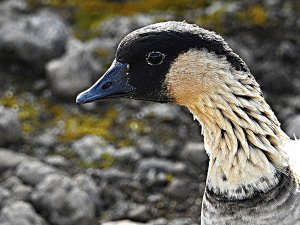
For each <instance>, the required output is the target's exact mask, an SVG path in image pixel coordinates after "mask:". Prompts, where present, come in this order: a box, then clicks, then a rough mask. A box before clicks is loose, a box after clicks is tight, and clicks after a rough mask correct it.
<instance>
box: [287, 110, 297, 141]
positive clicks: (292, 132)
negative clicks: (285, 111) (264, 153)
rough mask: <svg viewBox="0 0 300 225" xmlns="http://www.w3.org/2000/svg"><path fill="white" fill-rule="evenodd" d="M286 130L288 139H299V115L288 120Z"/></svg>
mask: <svg viewBox="0 0 300 225" xmlns="http://www.w3.org/2000/svg"><path fill="white" fill-rule="evenodd" d="M286 130H287V134H288V135H289V136H290V137H296V138H299V137H300V115H297V116H294V117H292V118H290V119H289V120H288V122H287V129H286Z"/></svg>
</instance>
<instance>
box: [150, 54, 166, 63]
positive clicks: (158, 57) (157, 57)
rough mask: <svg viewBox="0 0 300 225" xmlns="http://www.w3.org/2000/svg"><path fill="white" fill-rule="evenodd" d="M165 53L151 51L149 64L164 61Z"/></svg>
mask: <svg viewBox="0 0 300 225" xmlns="http://www.w3.org/2000/svg"><path fill="white" fill-rule="evenodd" d="M164 58H165V54H163V53H161V52H149V53H148V54H147V57H146V61H147V63H148V64H149V65H159V64H161V63H162V62H163V60H164Z"/></svg>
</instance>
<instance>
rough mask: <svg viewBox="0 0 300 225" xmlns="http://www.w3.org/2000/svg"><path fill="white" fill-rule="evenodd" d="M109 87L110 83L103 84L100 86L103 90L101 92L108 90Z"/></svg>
mask: <svg viewBox="0 0 300 225" xmlns="http://www.w3.org/2000/svg"><path fill="white" fill-rule="evenodd" d="M111 85H112V82H111V81H109V82H107V83H105V84H104V85H103V86H102V89H103V90H105V89H108V88H110V87H111Z"/></svg>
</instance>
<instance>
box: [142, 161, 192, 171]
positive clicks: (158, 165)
mask: <svg viewBox="0 0 300 225" xmlns="http://www.w3.org/2000/svg"><path fill="white" fill-rule="evenodd" d="M151 170H152V171H153V170H154V171H157V172H165V173H172V174H181V173H184V172H185V171H186V165H185V164H184V163H182V162H172V161H169V160H166V159H158V158H147V159H142V160H141V161H140V163H139V165H138V167H137V171H138V172H139V173H144V172H148V171H151Z"/></svg>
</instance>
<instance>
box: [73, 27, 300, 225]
mask: <svg viewBox="0 0 300 225" xmlns="http://www.w3.org/2000/svg"><path fill="white" fill-rule="evenodd" d="M116 97H128V98H133V99H139V100H148V101H156V102H161V103H168V102H169V103H176V104H178V105H183V106H185V107H187V108H188V109H189V110H190V112H191V113H192V114H193V116H194V118H195V119H197V120H198V121H199V123H200V124H201V125H202V133H203V135H204V142H205V149H206V151H207V154H208V155H209V168H208V176H207V181H206V190H205V193H204V198H203V205H202V215H201V223H202V224H203V225H210V224H218V225H223V224H224V225H225V224H230V225H243V224H252V225H258V224H261V225H263V224H286V225H297V224H300V189H299V181H298V174H300V166H299V165H300V163H299V165H298V162H300V154H299V153H298V152H299V151H300V144H299V141H292V140H291V139H290V138H288V136H287V135H286V134H285V133H284V132H283V131H282V130H281V128H280V123H279V122H278V120H277V118H276V116H275V115H274V113H273V111H272V110H271V108H270V106H269V105H268V104H267V103H266V101H265V99H264V97H263V95H262V92H261V90H260V87H259V85H258V84H257V82H256V81H255V79H254V77H253V76H252V74H251V72H250V70H249V69H248V67H247V65H246V64H245V63H244V62H243V60H242V59H241V58H240V57H239V56H238V55H237V54H235V53H234V52H233V51H232V50H231V49H230V47H229V46H228V45H227V43H226V42H225V41H224V40H223V38H221V37H220V36H218V35H216V34H215V33H214V32H210V31H207V30H205V29H202V28H200V27H198V26H196V25H191V24H188V23H185V22H165V23H158V24H153V25H150V26H147V27H144V28H141V29H138V30H136V31H133V32H132V33H130V34H128V35H127V36H126V37H125V38H124V39H123V40H122V41H121V43H120V45H119V47H118V49H117V53H116V59H115V61H114V62H113V64H112V66H111V67H110V68H109V69H108V71H107V72H106V73H105V74H104V76H103V77H102V78H101V79H100V80H99V81H97V82H96V83H95V84H94V85H93V86H92V87H91V88H89V89H88V90H86V91H85V92H83V93H81V94H79V95H78V97H77V99H76V102H77V103H78V104H83V103H85V102H90V101H94V100H97V99H104V98H116ZM297 150H299V151H297ZM289 155H291V156H290V157H289ZM298 159H299V160H298Z"/></svg>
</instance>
